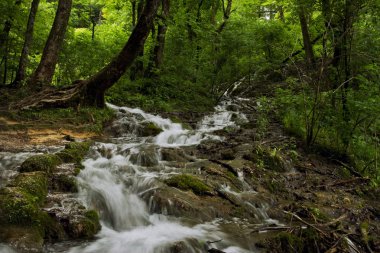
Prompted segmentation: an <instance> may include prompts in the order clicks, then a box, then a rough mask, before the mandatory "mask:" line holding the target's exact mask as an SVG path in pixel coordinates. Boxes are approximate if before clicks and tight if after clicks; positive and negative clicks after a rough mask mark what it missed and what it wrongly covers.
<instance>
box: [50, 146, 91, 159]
mask: <svg viewBox="0 0 380 253" xmlns="http://www.w3.org/2000/svg"><path fill="white" fill-rule="evenodd" d="M90 146H91V142H71V143H68V144H66V146H65V149H64V150H62V151H61V152H58V153H57V156H58V157H59V158H60V159H61V160H62V161H63V162H65V163H80V161H81V160H82V159H83V158H84V156H85V155H86V154H87V152H88V150H89V149H90Z"/></svg>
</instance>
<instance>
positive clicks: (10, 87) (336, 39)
mask: <svg viewBox="0 0 380 253" xmlns="http://www.w3.org/2000/svg"><path fill="white" fill-rule="evenodd" d="M59 5H60V6H63V7H64V6H66V13H65V12H64V11H62V12H60V14H61V22H58V21H57V22H58V23H57V24H56V26H57V28H58V29H57V33H55V35H56V36H53V38H52V39H55V40H56V42H54V43H53V44H52V45H53V47H52V48H47V46H46V45H47V44H48V43H46V42H47V40H48V38H50V36H49V33H51V28H52V27H54V26H53V21H54V19H55V17H56V16H58V12H57V9H59ZM153 5H156V6H157V10H156V9H155V8H153V7H152V6H153ZM70 6H71V8H70ZM63 7H62V10H64V9H65V8H63ZM148 7H150V8H151V12H149V11H148V9H149V8H148ZM144 10H145V14H149V13H151V14H152V13H153V14H154V13H156V15H155V17H154V19H152V20H151V21H152V22H146V23H145V27H147V28H148V30H147V32H148V33H149V36H148V37H147V39H146V41H145V43H144V44H143V49H142V50H140V51H138V52H137V51H136V50H134V51H133V50H132V51H133V52H135V53H138V56H137V58H136V59H135V61H134V62H133V63H132V62H130V67H129V68H127V70H126V72H125V73H124V72H123V75H122V76H121V77H120V78H117V80H115V81H117V82H116V83H113V82H112V83H110V85H108V86H109V87H107V88H105V90H107V93H106V94H105V99H106V101H108V102H111V103H115V104H119V105H129V106H139V107H142V108H144V109H146V110H149V111H181V112H193V111H198V112H204V111H208V110H210V109H211V108H212V107H213V106H214V105H215V104H216V103H217V102H218V101H219V100H220V98H221V96H222V95H223V94H224V93H225V92H226V91H227V90H230V91H231V88H233V87H234V86H233V84H235V83H236V82H237V81H240V82H241V83H242V84H241V85H240V86H239V87H238V88H237V89H236V90H235V91H234V92H233V93H234V94H236V95H239V96H244V97H247V98H249V97H250V96H253V95H255V96H257V94H260V96H261V97H260V99H259V101H260V102H259V103H258V112H259V114H258V117H259V122H260V125H259V128H261V129H262V131H265V128H266V126H267V125H268V122H269V120H271V119H272V116H273V115H275V116H274V118H275V119H276V120H278V121H280V122H281V123H282V124H283V125H284V127H285V129H286V130H287V131H288V132H290V133H292V134H294V135H296V136H298V137H300V138H302V139H303V140H304V142H305V146H307V147H310V148H317V149H318V150H319V151H320V152H322V153H326V154H328V155H329V156H334V157H336V159H339V160H340V161H343V162H345V163H347V164H350V165H347V166H348V168H350V170H352V171H354V173H357V174H358V175H360V176H370V177H371V178H372V179H373V184H374V185H378V184H379V182H380V170H379V162H380V160H379V155H380V152H379V144H380V140H379V133H380V120H379V115H380V106H379V103H380V96H379V94H380V69H379V64H380V25H379V23H380V20H379V17H380V1H378V0H356V1H355V0H337V1H331V0H307V1H300V0H279V1H271V0H268V1H262V0H208V1H206V0H187V1H173V0H172V1H169V0H162V1H158V0H156V1H154V0H146V1H144V0H130V1H121V0H99V1H95V0H83V1H76V0H74V1H73V2H72V3H71V0H60V1H54V0H47V1H44V0H42V1H39V0H33V1H31V0H29V1H26V0H6V1H1V3H0V57H1V62H0V83H1V85H2V89H1V93H2V94H1V97H2V101H1V102H0V104H1V105H2V107H4V108H5V107H7V106H9V105H12V103H14V102H15V100H16V102H18V101H19V100H20V98H25V99H29V101H30V99H31V98H33V97H34V96H35V94H38V93H39V92H41V91H44V90H46V89H52V88H51V87H54V90H56V89H61V90H65V89H66V88H65V87H73V86H72V85H73V84H74V86H75V84H77V83H78V81H77V80H91V78H93V77H94V76H96V74H97V73H98V74H99V73H100V72H101V70H102V68H104V66H107V64H110V63H112V61H113V59H116V58H115V56H117V55H119V60H120V59H121V60H122V57H121V58H120V54H119V53H120V52H122V49H123V48H124V47H125V45H126V42H127V41H128V38H129V37H130V36H131V34H132V32H133V31H134V30H135V31H136V30H139V29H135V28H136V27H138V24H139V17H140V16H142V15H144ZM56 12H57V15H56ZM148 12H149V13H148ZM34 15H35V16H34ZM65 15H66V16H67V17H69V20H68V23H67V24H65ZM31 18H32V20H33V21H34V23H33V26H32V27H31V26H30V22H31V21H30V20H31ZM147 20H148V19H147ZM55 23H56V22H55ZM141 23H142V22H140V24H141ZM28 24H29V25H28ZM66 26H67V27H66ZM141 27H143V25H142V26H141ZM141 27H140V28H141ZM31 28H32V30H30V29H31ZM59 29H60V31H58V30H59ZM28 31H29V33H28ZM30 31H31V32H30ZM140 31H141V29H140ZM148 33H146V35H147V34H148ZM60 38H61V39H60ZM59 41H61V43H60V42H59ZM132 42H133V41H132ZM132 44H133V43H132ZM25 49H27V50H25ZM54 51H56V52H57V54H56V59H55V58H54V57H55V56H52V57H50V58H49V60H51V64H50V65H49V64H46V65H45V67H46V66H50V67H49V68H48V67H46V68H45V69H43V67H41V62H43V61H41V59H43V58H44V55H45V56H46V54H45V52H46V53H51V52H54ZM52 66H54V68H53V69H51V67H52ZM99 71H100V72H99ZM49 72H50V75H49ZM41 73H42V74H41ZM46 73H48V74H46ZM96 89H97V88H96V86H94V87H92V88H91V90H93V91H94V92H95V93H96ZM88 94H89V92H88V91H87V93H86V94H85V95H88ZM82 95H83V94H82ZM36 97H38V96H36ZM15 98H16V99H15ZM102 102H104V101H102V99H100V103H99V101H98V102H96V103H94V104H95V105H101V104H102ZM79 105H80V103H77V104H75V106H74V108H68V109H60V110H57V111H56V113H60V112H61V113H62V112H64V113H67V112H68V113H71V112H73V111H75V110H80V108H79ZM57 107H58V106H57ZM34 110H36V109H34ZM272 112H274V114H273V113H272ZM352 171H351V172H352Z"/></svg>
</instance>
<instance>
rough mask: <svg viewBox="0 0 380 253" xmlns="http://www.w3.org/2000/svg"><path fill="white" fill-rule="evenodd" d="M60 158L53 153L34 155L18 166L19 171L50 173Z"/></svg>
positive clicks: (59, 161) (60, 161) (59, 162)
mask: <svg viewBox="0 0 380 253" xmlns="http://www.w3.org/2000/svg"><path fill="white" fill-rule="evenodd" d="M61 163H62V160H61V159H60V158H59V156H57V155H54V154H44V155H36V156H32V157H30V158H28V159H26V160H25V161H24V162H23V163H22V164H21V167H20V172H33V171H43V172H46V173H47V174H51V173H52V172H53V171H54V170H55V168H56V167H57V165H59V164H61Z"/></svg>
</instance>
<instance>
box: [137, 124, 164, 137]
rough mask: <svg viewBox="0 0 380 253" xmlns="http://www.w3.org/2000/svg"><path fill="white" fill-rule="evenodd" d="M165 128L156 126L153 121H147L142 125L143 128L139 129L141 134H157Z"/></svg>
mask: <svg viewBox="0 0 380 253" xmlns="http://www.w3.org/2000/svg"><path fill="white" fill-rule="evenodd" d="M162 131H163V130H162V129H161V128H159V127H158V126H156V125H155V124H154V123H153V122H147V123H145V124H143V125H142V128H141V129H140V131H139V135H141V136H156V135H158V134H159V133H161V132H162Z"/></svg>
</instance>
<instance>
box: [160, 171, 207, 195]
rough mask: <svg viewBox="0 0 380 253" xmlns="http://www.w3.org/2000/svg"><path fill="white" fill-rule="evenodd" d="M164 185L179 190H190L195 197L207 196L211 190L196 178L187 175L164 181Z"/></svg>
mask: <svg viewBox="0 0 380 253" xmlns="http://www.w3.org/2000/svg"><path fill="white" fill-rule="evenodd" d="M165 183H166V184H167V185H169V186H172V187H176V188H178V189H181V190H185V191H186V190H191V191H193V192H194V193H195V194H197V195H208V194H210V192H211V188H210V187H209V186H208V185H206V184H205V183H203V182H202V181H201V180H200V179H199V178H197V177H196V176H192V175H188V174H181V175H176V176H173V177H171V178H169V179H167V180H165Z"/></svg>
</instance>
